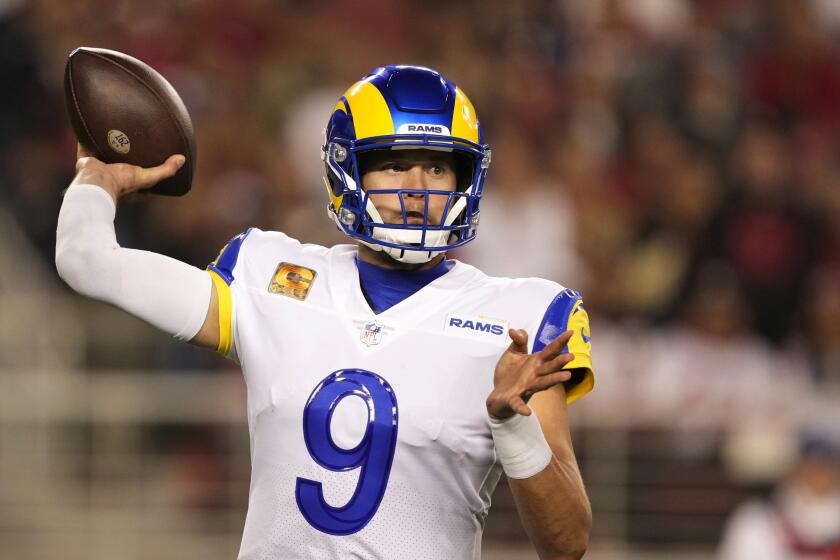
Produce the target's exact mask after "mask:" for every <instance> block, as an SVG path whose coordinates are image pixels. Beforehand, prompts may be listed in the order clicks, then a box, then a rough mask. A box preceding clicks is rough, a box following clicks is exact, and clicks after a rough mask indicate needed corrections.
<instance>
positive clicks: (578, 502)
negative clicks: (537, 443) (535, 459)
mask: <svg viewBox="0 0 840 560" xmlns="http://www.w3.org/2000/svg"><path fill="white" fill-rule="evenodd" d="M509 482H510V487H511V491H512V493H513V497H514V499H515V501H516V507H517V509H518V510H519V515H520V518H521V519H522V524H523V525H524V527H525V530H526V531H527V532H528V535H529V536H530V538H531V541H532V542H533V543H534V546H535V547H536V549H537V552H538V553H539V555H540V558H542V559H544V560H545V559H552V560H561V559H562V560H568V559H577V558H581V557H582V556H583V554H584V552H586V547H587V545H588V543H589V532H590V530H591V527H592V510H591V507H590V505H589V499H588V498H587V496H586V490H585V489H584V486H583V480H582V479H581V476H580V471H579V470H578V466H577V461H576V460H575V457H574V453H572V452H571V449H568V450H562V451H561V452H560V454H559V456H558V454H557V450H555V455H554V457H552V459H551V462H550V463H549V465H548V466H547V467H546V468H545V469H543V470H542V471H541V472H539V473H537V474H536V475H534V476H532V477H530V478H525V479H519V480H517V479H509Z"/></svg>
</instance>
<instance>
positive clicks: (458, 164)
mask: <svg viewBox="0 0 840 560" xmlns="http://www.w3.org/2000/svg"><path fill="white" fill-rule="evenodd" d="M454 155H455V177H456V178H457V183H456V186H455V190H457V191H458V192H464V191H466V190H467V189H468V188H470V185H472V184H473V179H474V177H473V173H475V162H474V160H473V157H472V156H470V155H468V154H464V153H460V152H455V153H454Z"/></svg>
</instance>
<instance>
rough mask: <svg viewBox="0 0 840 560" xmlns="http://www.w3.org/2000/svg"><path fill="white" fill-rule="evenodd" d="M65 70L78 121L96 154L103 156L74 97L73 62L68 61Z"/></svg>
mask: <svg viewBox="0 0 840 560" xmlns="http://www.w3.org/2000/svg"><path fill="white" fill-rule="evenodd" d="M67 71H68V72H69V73H70V97H71V98H72V99H73V107H75V108H76V114H77V115H78V116H79V121H80V122H81V123H82V126H83V127H84V128H85V132H86V133H87V137H88V140H90V142H91V144H93V147H94V148H95V149H96V151H97V154H96V155H98V156H100V158H104V157H105V153H104V152H103V151H102V149H101V148H100V147H99V144H98V143H97V142H96V138H94V137H93V134H91V132H90V129H89V128H88V125H87V122H86V121H85V117H84V114H83V113H82V108H81V107H80V106H79V101H78V99H77V98H76V84H75V83H74V82H73V62H72V61H70V64H69V65H68V68H67Z"/></svg>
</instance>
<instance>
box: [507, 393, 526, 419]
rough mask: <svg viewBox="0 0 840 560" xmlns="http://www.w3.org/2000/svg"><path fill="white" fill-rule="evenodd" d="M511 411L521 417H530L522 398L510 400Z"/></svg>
mask: <svg viewBox="0 0 840 560" xmlns="http://www.w3.org/2000/svg"><path fill="white" fill-rule="evenodd" d="M508 406H510V408H511V409H513V411H514V412H515V413H517V414H521V415H522V416H530V415H531V409H530V408H529V407H528V404H527V403H526V402H525V401H524V400H522V397H518V396H517V397H514V398H512V399H511V401H510V403H509V405H508Z"/></svg>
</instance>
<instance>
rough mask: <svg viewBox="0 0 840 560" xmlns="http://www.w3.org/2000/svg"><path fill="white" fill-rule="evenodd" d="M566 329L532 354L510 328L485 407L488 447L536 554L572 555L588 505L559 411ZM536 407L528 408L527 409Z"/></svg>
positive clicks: (567, 358)
mask: <svg viewBox="0 0 840 560" xmlns="http://www.w3.org/2000/svg"><path fill="white" fill-rule="evenodd" d="M572 335H573V331H571V330H569V331H566V332H564V333H563V334H561V335H560V336H558V337H557V338H555V339H554V340H553V341H552V342H551V343H550V344H548V345H547V346H545V347H544V348H543V349H542V350H540V351H539V352H534V353H533V354H529V353H528V334H527V333H526V332H525V331H524V330H517V329H511V330H510V337H511V341H512V342H511V345H510V347H509V348H508V349H507V351H506V352H505V353H504V354H503V355H502V357H501V359H500V360H499V363H498V364H497V366H496V372H495V376H494V382H495V387H494V389H493V392H492V393H491V394H490V396H489V397H488V398H487V412H488V414H489V416H490V420H491V426H492V429H493V438H494V441H495V443H496V451H497V453H498V455H499V458H500V460H501V462H502V465H503V467H504V469H505V473H506V474H507V475H508V481H509V483H510V487H511V491H512V492H513V497H514V500H515V501H516V507H517V509H518V510H519V515H520V518H521V519H522V523H523V525H524V527H525V530H526V531H527V532H528V535H529V537H530V538H531V541H532V542H533V543H534V546H535V547H536V549H537V552H538V553H539V555H540V558H542V559H552V560H561V559H562V560H570V559H578V558H581V557H582V556H583V554H584V553H585V552H586V547H587V545H588V542H589V532H590V529H591V527H592V510H591V507H590V505H589V499H588V498H587V496H586V490H585V489H584V486H583V480H582V478H581V476H580V471H579V469H578V466H577V460H576V458H575V454H574V449H573V448H572V440H571V435H570V433H569V423H568V417H567V414H566V390H565V388H564V386H563V384H564V383H567V382H569V381H570V379H571V378H572V373H571V372H570V371H568V369H567V368H568V367H569V365H570V364H571V363H572V361H573V360H574V359H575V357H574V355H572V354H569V353H564V352H563V349H564V347H565V346H566V345H567V343H568V342H569V340H570V339H571V337H572ZM534 413H536V414H534Z"/></svg>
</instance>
